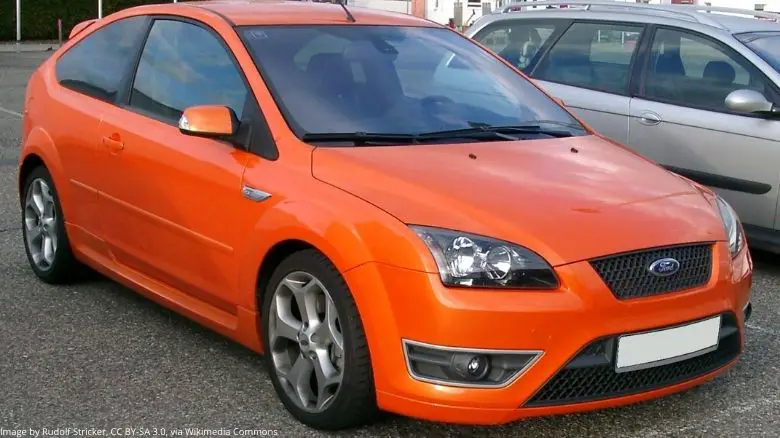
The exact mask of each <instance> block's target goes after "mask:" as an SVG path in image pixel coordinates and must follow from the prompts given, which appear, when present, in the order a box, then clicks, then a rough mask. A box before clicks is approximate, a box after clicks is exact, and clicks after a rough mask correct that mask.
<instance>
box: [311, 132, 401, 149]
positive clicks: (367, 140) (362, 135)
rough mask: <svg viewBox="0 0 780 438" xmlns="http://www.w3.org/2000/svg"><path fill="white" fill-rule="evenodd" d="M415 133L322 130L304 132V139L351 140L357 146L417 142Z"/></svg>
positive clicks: (325, 140)
mask: <svg viewBox="0 0 780 438" xmlns="http://www.w3.org/2000/svg"><path fill="white" fill-rule="evenodd" d="M416 139H417V136H416V135H415V134H381V133H370V132H322V133H313V134H303V137H302V140H303V141H324V142H349V143H354V144H355V145H356V146H360V145H368V144H388V143H416Z"/></svg>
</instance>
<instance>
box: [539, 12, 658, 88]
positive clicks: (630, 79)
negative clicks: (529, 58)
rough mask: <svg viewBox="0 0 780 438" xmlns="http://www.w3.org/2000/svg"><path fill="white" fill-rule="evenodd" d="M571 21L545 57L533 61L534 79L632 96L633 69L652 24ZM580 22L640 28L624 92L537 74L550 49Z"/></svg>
mask: <svg viewBox="0 0 780 438" xmlns="http://www.w3.org/2000/svg"><path fill="white" fill-rule="evenodd" d="M570 21H571V23H569V25H568V26H567V27H566V29H565V30H563V31H562V32H561V33H560V34H559V35H558V38H556V40H555V42H554V43H553V44H551V47H550V46H548V48H547V50H545V52H544V54H543V55H544V57H543V58H540V59H538V60H535V61H534V62H533V70H531V71H529V75H530V76H531V77H532V78H533V79H535V80H538V81H545V82H550V83H553V84H559V85H565V86H567V87H574V88H581V89H583V90H589V91H596V92H599V93H606V94H610V95H613V96H623V97H631V84H632V82H633V74H632V73H633V70H634V66H635V63H636V60H637V59H638V56H639V54H640V49H641V47H642V42H643V41H644V40H645V39H646V38H647V35H648V29H649V27H650V25H649V24H647V23H640V22H633V21H619V20H598V19H592V18H583V19H573V20H570ZM579 23H585V24H605V25H617V26H636V27H639V28H640V31H639V38H638V39H637V43H636V46H635V48H634V51H633V53H632V54H631V61H629V63H628V80H627V81H626V86H625V89H624V90H623V91H622V92H617V93H616V92H614V91H606V90H602V89H600V88H596V87H590V86H583V85H572V84H567V83H565V82H561V81H551V80H548V79H543V78H540V77H537V76H536V71H537V70H538V69H539V68H540V67H541V66H542V65H544V63H545V62H547V61H548V59H549V57H548V55H549V52H550V50H552V49H553V48H554V47H555V45H557V44H558V42H559V40H560V39H561V38H563V36H564V35H565V34H566V32H568V31H569V29H571V27H572V26H574V25H575V24H579Z"/></svg>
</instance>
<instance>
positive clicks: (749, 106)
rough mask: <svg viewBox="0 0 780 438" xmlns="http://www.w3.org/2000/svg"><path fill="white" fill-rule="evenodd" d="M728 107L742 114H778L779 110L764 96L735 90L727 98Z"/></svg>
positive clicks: (753, 92)
mask: <svg viewBox="0 0 780 438" xmlns="http://www.w3.org/2000/svg"><path fill="white" fill-rule="evenodd" d="M726 106H727V107H728V108H729V109H732V110H734V111H738V112H741V113H762V114H771V113H776V112H777V111H778V109H777V108H776V107H775V105H774V104H773V103H772V102H770V101H769V100H767V98H766V97H764V95H763V94H761V93H759V92H758V91H755V90H748V89H742V90H735V91H732V92H731V93H729V95H728V96H726Z"/></svg>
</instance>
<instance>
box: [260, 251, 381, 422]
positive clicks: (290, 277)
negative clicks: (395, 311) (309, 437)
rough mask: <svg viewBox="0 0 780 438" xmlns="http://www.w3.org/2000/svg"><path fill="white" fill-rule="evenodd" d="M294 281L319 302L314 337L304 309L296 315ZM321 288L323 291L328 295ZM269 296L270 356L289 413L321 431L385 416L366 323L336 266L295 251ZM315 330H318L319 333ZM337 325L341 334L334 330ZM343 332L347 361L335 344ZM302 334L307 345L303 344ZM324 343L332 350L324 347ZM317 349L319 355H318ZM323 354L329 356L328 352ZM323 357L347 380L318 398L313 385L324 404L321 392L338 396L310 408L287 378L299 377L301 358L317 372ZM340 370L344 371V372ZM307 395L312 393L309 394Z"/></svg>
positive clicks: (266, 331)
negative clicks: (380, 406)
mask: <svg viewBox="0 0 780 438" xmlns="http://www.w3.org/2000/svg"><path fill="white" fill-rule="evenodd" d="M286 280H287V281H286ZM316 282H319V283H316ZM283 283H284V284H283ZM293 283H294V284H297V285H298V286H296V289H297V290H298V292H299V296H301V294H306V296H307V297H310V296H316V299H315V298H312V300H313V301H312V303H315V304H313V306H314V307H316V309H317V312H311V313H312V314H315V313H316V314H317V316H316V318H317V319H318V320H321V321H323V322H321V323H320V325H316V324H311V325H309V326H308V329H304V330H303V331H304V332H306V330H308V332H307V333H314V334H313V335H312V336H311V337H310V338H309V337H307V335H306V334H303V335H301V329H303V327H304V325H303V323H302V321H303V320H306V319H309V318H303V317H301V314H302V313H301V310H297V312H298V313H297V315H296V314H295V312H296V310H292V309H293V308H295V307H296V306H297V303H298V301H297V299H296V298H295V293H294V292H293V289H291V288H290V286H288V285H289V284H293ZM304 286H310V287H309V288H306V287H304ZM323 288H324V289H323ZM319 289H323V290H324V291H325V292H322V291H321V290H319ZM303 290H309V292H305V293H304V292H301V291H303ZM321 292H322V293H321ZM328 296H329V297H330V298H331V301H330V302H331V303H332V305H333V307H328V306H326V304H327V303H328V299H327V298H328ZM263 297H264V299H263V307H262V322H263V348H264V352H265V354H264V358H265V361H266V364H267V366H268V371H269V374H270V376H271V381H272V383H273V386H274V389H275V391H276V394H277V396H278V397H279V398H280V399H281V401H282V403H283V404H284V406H285V408H286V409H287V411H288V412H290V414H292V416H293V417H295V418H296V419H297V420H298V421H300V422H301V423H303V424H305V425H307V426H309V427H312V428H314V429H319V430H341V429H348V428H352V427H357V426H361V425H364V424H369V423H373V422H374V421H376V420H377V419H378V418H379V417H380V415H381V413H380V411H379V409H378V408H377V404H376V394H375V389H374V381H373V371H372V367H371V358H370V355H369V351H368V344H367V342H366V335H365V333H364V331H363V324H362V322H361V320H360V315H359V314H358V311H357V306H356V304H355V302H354V300H353V298H352V295H351V293H350V292H349V289H348V287H347V285H346V283H345V282H344V279H343V278H342V277H341V275H340V274H339V272H338V270H337V269H336V268H335V267H334V266H333V264H332V263H330V261H329V260H328V259H327V258H326V257H325V256H324V255H322V254H321V253H319V252H317V251H315V250H303V251H300V252H297V253H294V254H292V255H290V256H289V257H288V258H286V259H285V260H284V261H282V262H281V263H280V264H279V266H278V267H277V268H276V270H275V272H274V273H273V275H272V276H271V279H270V281H269V282H268V285H267V287H266V290H265V293H264V294H263ZM272 304H273V305H272ZM287 308H289V309H290V313H288V312H287V311H286V310H284V309H287ZM326 308H327V310H326ZM333 308H335V310H336V314H337V315H338V321H337V322H338V323H333V324H329V321H332V319H331V318H329V316H331V315H333V312H332V309H333ZM280 309H282V310H280ZM298 309H300V307H299V308H298ZM320 311H323V312H324V314H323V315H320V314H319V312H320ZM328 311H330V313H328ZM280 315H282V316H280ZM282 319H284V320H286V321H291V322H292V323H290V324H283V323H282V322H280V321H281V320H282ZM309 320H311V319H309ZM281 327H287V328H290V329H291V330H289V331H284V330H281V329H280V328H281ZM296 327H297V328H298V330H299V331H298V332H297V333H298V335H297V339H298V340H295V339H293V338H296V335H295V333H296V332H295V328H296ZM315 327H317V328H316V329H315ZM333 327H335V328H336V330H333ZM324 330H328V331H327V332H326V331H324ZM330 332H333V333H335V334H332V335H331V337H330V338H327V336H325V335H324V334H325V333H330ZM339 334H340V335H341V339H342V343H341V345H342V346H343V348H342V349H341V353H343V354H342V355H341V358H339V357H338V356H339V354H338V353H339V348H338V347H337V342H335V341H333V340H334V339H338V337H339ZM284 335H287V336H284ZM301 336H302V337H303V339H304V340H303V341H300V339H301ZM326 338H327V339H330V346H327V345H328V342H327V339H326ZM309 342H311V343H309ZM304 343H305V345H304ZM272 344H273V345H272ZM323 345H325V346H326V347H324V349H323V347H322V346H323ZM296 348H297V352H296ZM315 350H316V352H314V353H312V352H313V351H315ZM306 351H308V353H307V352H306ZM323 351H325V352H324V353H323ZM307 357H308V359H307ZM315 357H316V359H315ZM323 357H326V358H327V361H329V362H330V363H331V365H332V366H333V368H332V369H330V370H331V371H336V374H340V375H341V381H340V383H339V384H338V386H337V387H336V386H335V385H334V386H332V387H329V388H326V389H328V391H324V390H323V391H321V392H320V391H319V390H318V391H317V394H314V391H313V387H314V386H318V385H309V386H308V390H309V391H311V393H310V394H309V395H314V396H315V399H316V400H318V401H319V400H325V399H326V398H327V397H325V396H323V397H322V399H320V398H319V395H320V394H330V393H334V394H333V395H332V396H331V397H330V399H329V401H326V402H323V403H322V404H321V406H319V407H308V408H305V407H304V406H303V402H302V401H301V400H302V399H303V398H304V397H303V396H301V395H300V394H301V392H297V393H293V389H292V386H291V385H290V384H289V383H288V380H286V379H285V378H284V375H287V376H288V377H289V376H294V375H295V374H293V373H290V371H292V369H293V368H292V366H293V365H295V364H297V363H298V362H297V361H299V360H305V361H307V362H308V363H310V364H311V365H310V366H311V367H312V369H316V367H315V364H316V363H319V364H322V363H323V362H321V361H322V360H323V359H322V358H323ZM303 368H305V367H304V366H301V369H303ZM326 368H327V367H326V366H323V365H320V369H323V370H324V369H326ZM339 369H340V370H341V373H338V370H339ZM309 372H310V373H313V374H315V378H316V375H317V372H316V371H309ZM304 374H305V372H302V373H299V374H298V375H304ZM323 375H324V373H323ZM299 381H305V382H306V383H307V384H308V383H309V381H308V380H307V379H299ZM316 382H319V380H317V381H316ZM302 387H305V385H303V386H302ZM334 388H335V390H334ZM304 392H306V391H305V390H304ZM296 395H297V397H296Z"/></svg>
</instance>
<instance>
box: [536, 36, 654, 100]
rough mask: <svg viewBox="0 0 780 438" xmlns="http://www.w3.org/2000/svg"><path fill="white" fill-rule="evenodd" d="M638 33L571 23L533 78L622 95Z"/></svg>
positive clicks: (626, 82)
mask: <svg viewBox="0 0 780 438" xmlns="http://www.w3.org/2000/svg"><path fill="white" fill-rule="evenodd" d="M642 30H643V27H642V26H639V25H636V26H634V25H628V24H612V23H574V24H573V25H572V26H571V27H570V28H569V29H568V30H567V31H566V33H564V34H563V36H562V37H561V38H560V39H559V40H558V42H556V43H555V46H553V47H552V48H551V49H550V51H549V53H548V54H547V56H546V57H545V60H544V61H543V62H542V64H541V65H540V66H539V68H537V69H536V71H535V72H534V75H533V76H534V77H535V78H537V79H541V80H547V81H551V82H559V83H562V84H566V85H572V86H575V87H583V88H590V89H593V90H598V91H605V92H607V93H616V94H623V93H625V92H626V88H627V85H628V78H629V75H630V69H631V59H632V58H633V56H634V52H636V49H637V42H638V41H639V37H640V34H641V32H642Z"/></svg>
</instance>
